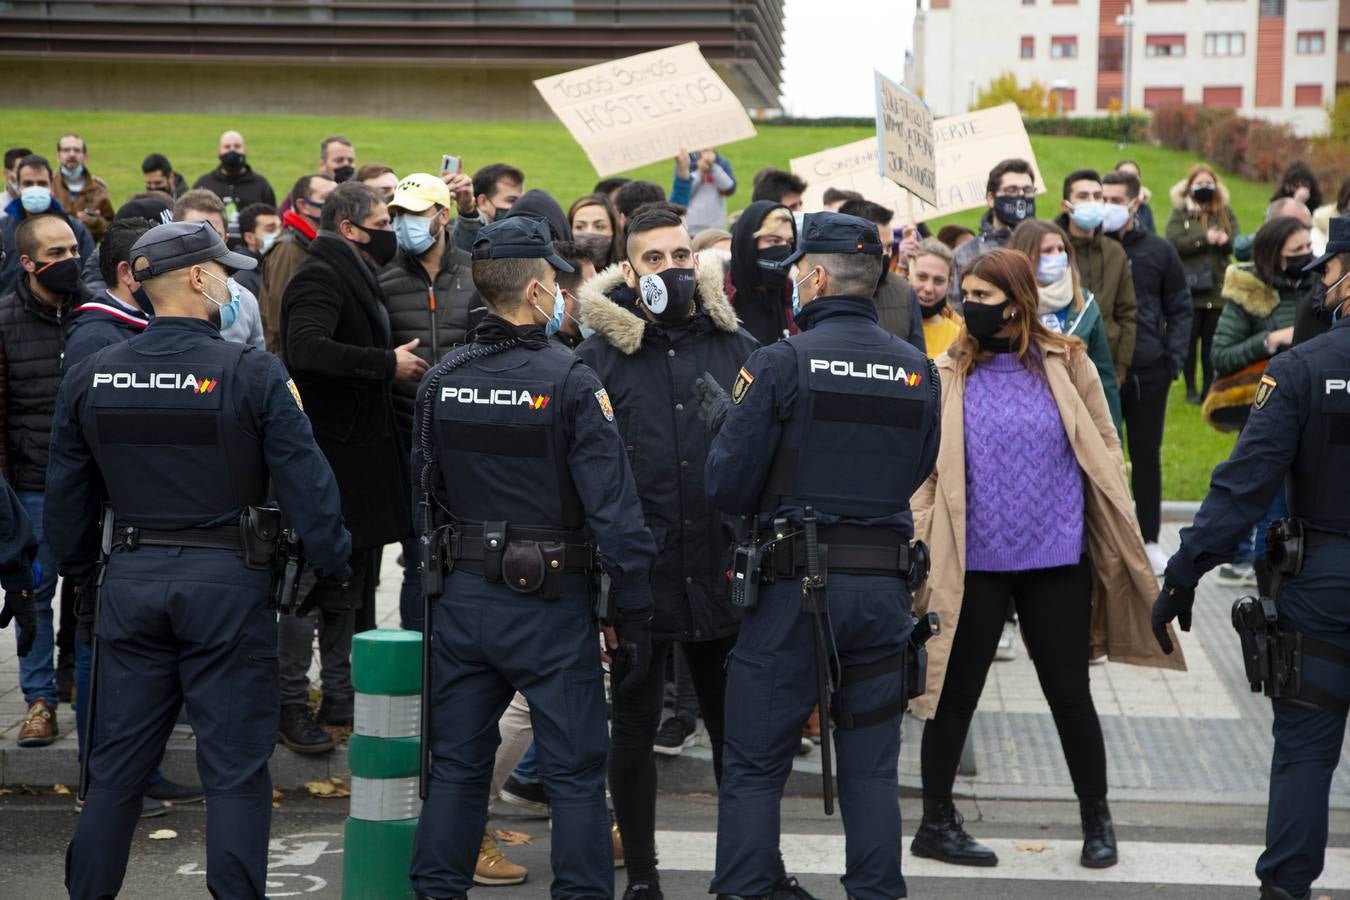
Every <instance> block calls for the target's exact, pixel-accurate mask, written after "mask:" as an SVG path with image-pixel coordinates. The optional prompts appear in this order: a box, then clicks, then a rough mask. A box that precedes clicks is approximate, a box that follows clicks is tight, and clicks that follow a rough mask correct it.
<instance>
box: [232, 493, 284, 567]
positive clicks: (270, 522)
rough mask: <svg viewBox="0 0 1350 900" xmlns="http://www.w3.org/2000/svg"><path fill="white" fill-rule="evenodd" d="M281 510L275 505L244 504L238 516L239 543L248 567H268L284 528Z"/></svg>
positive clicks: (275, 552)
mask: <svg viewBox="0 0 1350 900" xmlns="http://www.w3.org/2000/svg"><path fill="white" fill-rule="evenodd" d="M285 527H286V525H285V521H284V520H283V518H282V515H281V510H279V509H277V508H276V507H275V506H246V507H244V512H243V513H242V514H241V515H240V516H239V545H240V549H241V550H242V551H243V554H244V565H246V566H248V567H249V568H250V569H270V568H272V561H273V559H274V558H275V557H276V555H277V545H278V544H279V543H280V542H281V533H282V531H284V530H285Z"/></svg>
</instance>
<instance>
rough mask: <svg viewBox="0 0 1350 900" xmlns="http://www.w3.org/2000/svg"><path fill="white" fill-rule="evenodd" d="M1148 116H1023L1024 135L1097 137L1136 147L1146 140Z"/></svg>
mask: <svg viewBox="0 0 1350 900" xmlns="http://www.w3.org/2000/svg"><path fill="white" fill-rule="evenodd" d="M1148 122H1149V119H1148V116H1139V115H1134V116H1098V117H1089V116H1023V117H1022V124H1024V125H1025V126H1026V129H1027V134H1050V135H1055V136H1057V137H1080V138H1101V139H1103V140H1108V141H1122V142H1124V143H1127V144H1137V143H1139V142H1141V141H1146V140H1148Z"/></svg>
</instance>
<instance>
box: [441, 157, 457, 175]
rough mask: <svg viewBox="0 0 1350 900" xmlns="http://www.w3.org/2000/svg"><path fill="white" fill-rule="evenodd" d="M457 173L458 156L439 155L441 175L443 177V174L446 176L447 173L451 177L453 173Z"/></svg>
mask: <svg viewBox="0 0 1350 900" xmlns="http://www.w3.org/2000/svg"><path fill="white" fill-rule="evenodd" d="M458 171H459V157H458V156H451V155H450V154H449V153H445V154H442V155H441V174H442V175H444V174H446V173H447V172H449V173H450V174H452V175H453V174H454V173H456V172H458Z"/></svg>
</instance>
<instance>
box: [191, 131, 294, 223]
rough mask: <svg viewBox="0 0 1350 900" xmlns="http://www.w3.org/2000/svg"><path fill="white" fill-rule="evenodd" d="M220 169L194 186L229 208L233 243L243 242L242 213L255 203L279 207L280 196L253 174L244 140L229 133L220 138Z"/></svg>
mask: <svg viewBox="0 0 1350 900" xmlns="http://www.w3.org/2000/svg"><path fill="white" fill-rule="evenodd" d="M219 153H220V165H219V166H217V167H216V168H214V169H212V170H211V171H210V172H207V173H206V174H205V175H203V176H201V177H200V178H198V179H197V180H196V181H195V182H193V184H192V186H193V187H194V188H206V189H207V190H208V191H210V192H211V193H213V194H215V195H216V196H217V197H219V198H220V199H221V202H223V203H224V204H225V224H226V225H228V226H229V230H230V236H229V240H230V242H231V243H233V242H236V241H238V240H239V210H241V209H243V208H244V207H245V206H248V205H249V204H251V203H266V204H267V205H268V206H276V205H277V196H276V194H274V193H272V185H270V184H268V183H267V179H266V178H264V177H262V176H261V175H259V174H258V173H257V172H255V171H253V168H252V167H251V166H249V164H248V162H247V158H248V157H247V151H246V148H245V146H244V136H243V135H242V134H240V133H239V132H237V131H227V132H225V133H224V134H222V135H221V136H220V151H219Z"/></svg>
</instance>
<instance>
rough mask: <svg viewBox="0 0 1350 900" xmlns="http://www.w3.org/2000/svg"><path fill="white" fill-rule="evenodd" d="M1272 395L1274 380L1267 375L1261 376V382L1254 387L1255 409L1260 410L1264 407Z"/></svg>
mask: <svg viewBox="0 0 1350 900" xmlns="http://www.w3.org/2000/svg"><path fill="white" fill-rule="evenodd" d="M1273 393H1275V379H1274V378H1271V377H1270V376H1269V375H1262V376H1261V382H1260V383H1259V384H1257V386H1256V403H1255V406H1256V408H1257V409H1260V408H1261V407H1263V406H1265V405H1266V401H1267V400H1269V399H1270V395H1271V394H1273Z"/></svg>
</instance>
